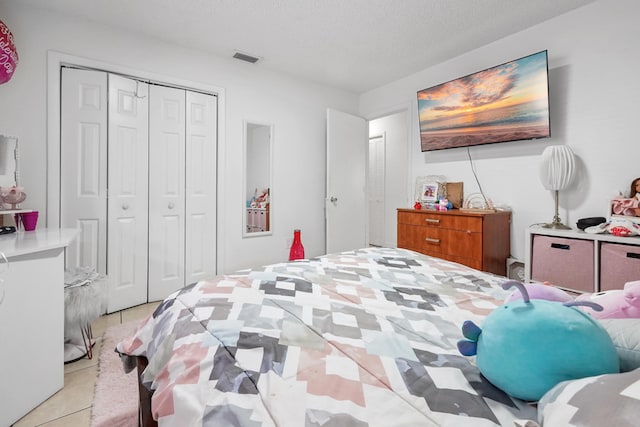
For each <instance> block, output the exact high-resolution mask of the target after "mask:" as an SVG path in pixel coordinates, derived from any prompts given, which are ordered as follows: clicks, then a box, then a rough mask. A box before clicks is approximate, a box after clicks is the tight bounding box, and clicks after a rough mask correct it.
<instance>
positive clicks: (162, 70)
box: [0, 0, 357, 272]
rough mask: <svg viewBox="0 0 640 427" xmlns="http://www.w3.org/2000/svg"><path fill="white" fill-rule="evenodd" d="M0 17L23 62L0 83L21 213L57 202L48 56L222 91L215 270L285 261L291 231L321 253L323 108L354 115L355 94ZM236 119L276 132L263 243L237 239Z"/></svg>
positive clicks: (240, 207)
mask: <svg viewBox="0 0 640 427" xmlns="http://www.w3.org/2000/svg"><path fill="white" fill-rule="evenodd" d="M0 11H1V16H2V21H3V22H4V23H5V24H7V26H8V27H9V28H10V29H11V31H12V32H13V34H14V36H15V39H16V46H17V49H18V54H19V56H20V62H19V64H18V67H17V69H16V72H15V74H14V76H13V78H12V80H11V81H10V82H8V83H6V84H4V85H2V86H0V129H1V130H2V131H4V132H7V133H9V134H13V135H17V136H18V137H19V138H20V147H21V153H22V162H21V165H22V184H23V185H24V187H25V191H26V192H27V194H28V199H27V201H26V202H25V204H24V206H25V207H29V208H33V209H38V210H40V211H41V217H42V218H44V217H45V216H46V212H45V210H46V205H47V202H46V201H47V197H57V195H54V194H50V195H47V194H46V184H47V181H46V179H47V178H46V177H47V175H46V174H47V172H46V164H47V161H46V147H47V51H48V50H54V51H59V52H62V53H66V54H70V55H74V56H79V57H83V58H89V59H92V60H96V61H101V62H104V63H108V64H114V65H116V66H120V67H127V68H130V69H137V70H142V71H144V72H149V73H159V74H162V75H167V76H175V77H176V78H179V79H184V80H188V81H193V82H196V83H201V84H205V85H212V86H216V87H221V88H224V90H225V98H226V111H225V112H224V113H225V115H226V123H225V124H226V134H223V135H221V138H220V140H221V146H220V147H219V156H220V157H219V174H220V177H219V179H220V181H221V182H222V183H223V187H222V188H219V190H220V191H219V200H218V202H219V218H218V219H219V227H218V230H219V237H220V245H219V247H218V252H219V253H220V254H221V255H222V256H223V259H222V260H221V261H222V262H221V264H222V265H219V266H218V267H219V270H220V271H221V272H228V271H232V270H235V269H237V268H242V267H247V266H252V265H259V264H267V263H272V262H277V261H280V260H286V259H287V258H288V253H289V252H288V249H289V248H288V247H287V246H286V239H287V238H290V237H291V236H292V234H293V229H294V228H300V229H301V230H302V237H303V242H304V245H305V249H306V253H307V254H308V256H317V255H320V254H322V253H323V252H324V196H325V194H324V193H325V162H324V159H325V148H324V147H325V142H324V138H325V116H326V108H327V107H331V108H335V109H339V110H342V111H345V112H349V113H355V112H357V97H356V95H354V94H351V93H348V92H344V91H340V90H336V89H332V88H329V87H324V86H320V85H315V84H311V83H307V82H302V81H299V80H295V79H293V78H290V77H288V76H286V75H282V74H275V73H271V72H268V71H265V70H264V69H263V68H262V67H261V66H260V64H256V65H252V64H247V63H241V62H238V61H236V60H232V59H227V58H220V57H215V56H212V55H209V54H205V53H202V52H198V51H195V50H190V49H186V48H184V47H179V46H176V45H172V44H167V43H164V42H160V41H158V40H155V39H150V38H147V37H145V36H140V35H137V34H132V33H127V32H123V31H121V30H119V29H116V28H110V27H105V26H102V25H98V24H95V23H92V22H89V21H86V20H84V19H78V18H69V17H67V16H63V15H59V14H54V13H50V12H45V11H40V10H37V9H33V8H31V7H30V6H26V5H21V4H20V3H19V2H17V1H7V0H0ZM265 60H266V61H268V58H266V59H265ZM243 120H257V121H260V122H265V123H273V125H274V134H275V138H274V142H273V143H274V146H273V150H274V165H273V167H274V175H273V183H272V187H273V190H272V198H273V201H274V204H273V206H274V209H273V211H272V227H273V235H272V236H269V237H257V238H249V239H243V238H242V218H243V215H244V206H245V200H244V199H245V194H244V193H245V192H244V189H243V188H242V183H243V179H242V173H243V171H242V164H243V163H242V138H243ZM41 225H43V224H41ZM211 243H212V244H215V242H211Z"/></svg>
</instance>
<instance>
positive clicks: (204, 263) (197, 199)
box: [185, 91, 218, 284]
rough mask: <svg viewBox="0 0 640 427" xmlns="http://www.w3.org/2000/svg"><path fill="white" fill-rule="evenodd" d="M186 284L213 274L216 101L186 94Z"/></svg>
mask: <svg viewBox="0 0 640 427" xmlns="http://www.w3.org/2000/svg"><path fill="white" fill-rule="evenodd" d="M186 114H187V120H186V124H187V128H186V135H187V137H186V138H187V145H186V159H187V168H186V190H185V193H186V227H185V232H186V247H185V251H186V256H185V270H186V272H185V275H186V284H190V283H193V282H196V281H198V280H202V279H204V278H207V277H210V276H213V275H215V274H216V257H217V249H216V242H217V237H216V222H217V220H216V198H217V193H216V186H217V167H216V165H217V163H218V161H217V154H216V152H217V150H216V147H217V132H218V130H217V98H216V97H215V96H213V95H207V94H203V93H197V92H191V91H187V109H186Z"/></svg>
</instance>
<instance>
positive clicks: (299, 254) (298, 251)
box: [289, 230, 304, 261]
mask: <svg viewBox="0 0 640 427" xmlns="http://www.w3.org/2000/svg"><path fill="white" fill-rule="evenodd" d="M303 258H304V246H302V241H301V240H300V230H293V243H291V249H290V250H289V261H293V260H296V259H303Z"/></svg>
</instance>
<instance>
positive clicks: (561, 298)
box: [504, 282, 573, 303]
mask: <svg viewBox="0 0 640 427" xmlns="http://www.w3.org/2000/svg"><path fill="white" fill-rule="evenodd" d="M524 287H525V288H526V290H527V295H529V298H530V299H543V300H546V301H557V302H561V303H565V302H569V301H573V297H572V296H571V295H569V294H568V293H567V292H565V291H563V290H562V289H560V288H556V287H555V286H552V285H551V284H550V283H549V282H544V283H526V284H524ZM522 298H523V295H522V292H520V290H519V289H514V290H513V292H511V293H510V294H509V296H507V298H506V299H505V300H504V302H505V303H507V302H511V301H517V300H521V299H522Z"/></svg>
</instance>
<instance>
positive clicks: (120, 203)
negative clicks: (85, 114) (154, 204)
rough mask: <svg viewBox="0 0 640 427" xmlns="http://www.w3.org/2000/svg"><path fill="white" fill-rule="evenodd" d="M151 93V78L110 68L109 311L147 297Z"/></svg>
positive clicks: (128, 305)
mask: <svg viewBox="0 0 640 427" xmlns="http://www.w3.org/2000/svg"><path fill="white" fill-rule="evenodd" d="M148 96H149V89H148V85H147V84H146V83H142V82H138V81H136V80H133V79H128V78H124V77H120V76H116V75H113V74H109V125H108V126H109V136H108V139H109V149H108V165H109V167H108V183H109V184H108V185H109V190H108V192H109V194H108V201H107V218H108V233H109V244H108V245H107V274H108V275H109V279H110V280H109V301H108V308H107V310H108V311H109V312H113V311H117V310H121V309H123V308H127V307H132V306H134V305H137V304H142V303H145V302H147V255H148V228H147V227H148V218H147V215H148V211H149V208H148V173H149V170H148V169H149V168H148V155H149V154H148V144H149V138H148V136H149V135H148V126H149V107H148Z"/></svg>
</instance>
